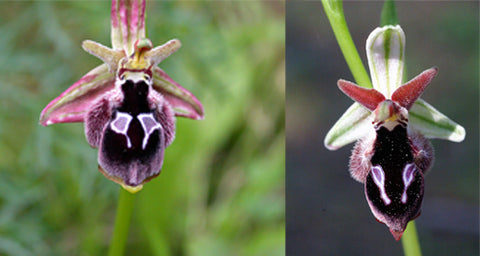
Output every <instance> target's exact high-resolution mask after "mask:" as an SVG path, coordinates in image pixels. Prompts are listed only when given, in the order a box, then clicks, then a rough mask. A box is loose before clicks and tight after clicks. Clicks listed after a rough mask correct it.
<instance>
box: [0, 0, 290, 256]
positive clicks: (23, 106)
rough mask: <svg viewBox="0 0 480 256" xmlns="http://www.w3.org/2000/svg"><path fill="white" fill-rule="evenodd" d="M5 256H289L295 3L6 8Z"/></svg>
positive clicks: (0, 22)
mask: <svg viewBox="0 0 480 256" xmlns="http://www.w3.org/2000/svg"><path fill="white" fill-rule="evenodd" d="M0 34H1V35H2V36H1V37H0V46H1V47H0V56H1V59H0V80H1V81H2V83H0V106H1V108H0V155H1V156H2V157H1V158H0V192H1V193H0V230H1V232H0V233H1V234H0V255H26V256H28V255H49V256H50V255H162V256H164V255H167V256H168V255H185V256H187V255H258V256H260V255H274V256H276V255H279V256H281V255H285V3H284V2H276V1H274V2H270V1H267V2H259V1H237V2H218V1H214V2H210V1H175V2H163V1H145V0H113V1H69V2H65V1H61V2H53V1H42V2H2V3H0Z"/></svg>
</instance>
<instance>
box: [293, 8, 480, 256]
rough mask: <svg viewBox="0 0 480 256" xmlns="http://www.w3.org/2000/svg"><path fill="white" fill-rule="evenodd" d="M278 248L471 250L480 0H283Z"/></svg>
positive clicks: (475, 241)
mask: <svg viewBox="0 0 480 256" xmlns="http://www.w3.org/2000/svg"><path fill="white" fill-rule="evenodd" d="M286 70H287V71H286V92H287V94H286V146H287V147H286V255H289V256H292V255H302V256H303V255H456V256H459V255H479V136H478V135H479V2H477V1H465V2H463V1H462V2H454V1H428V2H418V3H417V2H411V1H398V2H393V1H387V2H382V1H356V2H353V1H346V2H343V3H342V2H339V1H322V2H320V1H314V2H304V1H298V2H296V1H287V3H286Z"/></svg>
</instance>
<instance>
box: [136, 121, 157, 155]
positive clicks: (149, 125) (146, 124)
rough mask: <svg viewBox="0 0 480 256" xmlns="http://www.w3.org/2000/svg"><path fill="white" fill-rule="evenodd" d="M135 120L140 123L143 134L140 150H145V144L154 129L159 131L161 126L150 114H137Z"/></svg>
mask: <svg viewBox="0 0 480 256" xmlns="http://www.w3.org/2000/svg"><path fill="white" fill-rule="evenodd" d="M137 118H138V121H140V124H141V125H142V128H143V131H144V132H145V136H144V137H143V143H142V149H145V147H147V143H148V139H149V138H150V135H151V134H152V133H153V132H154V131H155V130H156V129H161V128H162V125H161V124H160V123H159V122H157V120H155V118H154V116H153V114H152V113H144V114H139V115H138V116H137Z"/></svg>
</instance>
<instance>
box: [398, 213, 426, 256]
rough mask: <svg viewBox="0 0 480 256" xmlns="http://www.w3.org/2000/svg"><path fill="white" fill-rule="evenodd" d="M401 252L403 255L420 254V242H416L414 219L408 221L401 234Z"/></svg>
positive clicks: (419, 255) (415, 255)
mask: <svg viewBox="0 0 480 256" xmlns="http://www.w3.org/2000/svg"><path fill="white" fill-rule="evenodd" d="M402 245H403V252H404V254H405V256H421V255H422V251H421V249H420V243H419V242H418V236H417V228H416V227H415V221H410V222H409V223H408V225H407V229H405V232H404V233H403V236H402Z"/></svg>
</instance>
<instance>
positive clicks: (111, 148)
mask: <svg viewBox="0 0 480 256" xmlns="http://www.w3.org/2000/svg"><path fill="white" fill-rule="evenodd" d="M111 41H112V48H109V47H106V46H104V45H101V44H100V43H97V42H93V41H90V40H86V41H84V42H83V44H82V47H83V49H84V50H85V51H87V52H88V53H90V54H92V55H94V56H96V57H98V58H99V59H101V60H102V61H103V62H104V64H101V65H100V66H98V67H96V68H94V69H92V70H91V71H89V72H88V73H87V74H86V75H84V76H83V77H82V78H80V80H78V81H77V82H75V83H74V84H73V85H72V86H70V88H68V89H67V90H66V91H64V92H63V93H62V94H60V96H58V97H57V98H55V99H54V100H52V101H51V102H50V103H49V104H48V105H47V106H46V107H45V108H44V109H43V111H42V113H41V115H40V124H42V125H44V126H47V125H51V124H55V123H69V122H84V123H85V135H86V138H87V141H88V143H89V144H90V145H91V146H92V147H94V148H99V151H98V162H99V170H100V171H101V172H102V173H103V174H104V175H105V176H106V177H107V178H109V179H111V180H113V181H114V182H116V183H119V184H121V185H122V186H123V187H124V188H125V189H127V190H129V191H130V192H132V193H134V192H136V191H139V190H140V189H141V188H142V184H144V183H145V182H147V181H149V180H150V179H152V178H154V177H156V176H158V175H159V174H160V170H161V167H162V164H163V155H164V150H165V148H166V147H167V146H168V145H170V144H171V143H172V141H173V139H174V136H175V116H183V117H188V118H192V119H197V120H198V119H203V117H204V113H203V106H202V104H201V103H200V102H199V101H198V100H197V98H195V96H194V95H193V94H192V93H190V92H189V91H187V90H186V89H184V88H183V87H181V86H180V85H179V84H178V83H176V82H175V81H174V80H173V79H172V78H170V77H169V76H168V75H167V74H166V73H165V72H164V71H163V70H162V69H160V68H159V67H157V65H158V64H159V63H160V62H161V61H163V60H164V59H165V58H167V57H168V56H170V55H171V54H172V53H174V52H175V51H177V50H178V49H179V48H180V46H181V43H180V41H179V40H177V39H173V40H170V41H168V42H167V43H165V44H164V45H161V46H157V47H153V45H152V43H151V41H150V40H149V39H147V38H145V0H113V1H112V9H111Z"/></svg>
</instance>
